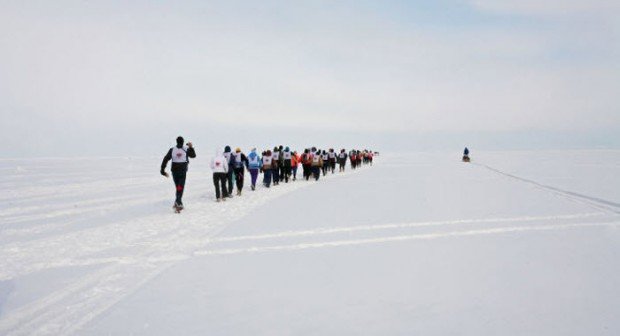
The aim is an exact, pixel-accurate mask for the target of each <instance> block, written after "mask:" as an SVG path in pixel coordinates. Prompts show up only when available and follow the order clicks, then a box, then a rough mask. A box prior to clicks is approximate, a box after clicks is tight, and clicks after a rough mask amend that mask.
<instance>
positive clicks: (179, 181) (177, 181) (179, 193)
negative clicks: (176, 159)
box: [172, 171, 186, 205]
mask: <svg viewBox="0 0 620 336" xmlns="http://www.w3.org/2000/svg"><path fill="white" fill-rule="evenodd" d="M185 177H186V172H184V171H175V172H172V179H173V180H174V187H175V189H176V198H175V201H174V202H175V204H176V205H183V189H184V188H185Z"/></svg>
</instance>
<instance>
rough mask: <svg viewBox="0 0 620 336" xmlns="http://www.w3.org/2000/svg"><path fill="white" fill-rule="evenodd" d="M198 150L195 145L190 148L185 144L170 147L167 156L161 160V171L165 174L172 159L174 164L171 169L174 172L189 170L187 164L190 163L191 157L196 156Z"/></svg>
mask: <svg viewBox="0 0 620 336" xmlns="http://www.w3.org/2000/svg"><path fill="white" fill-rule="evenodd" d="M195 157H196V151H195V150H194V147H191V148H188V147H185V146H176V147H172V148H170V150H168V153H166V156H164V159H163V160H162V162H161V173H162V174H163V173H164V171H165V170H166V166H167V165H168V161H170V160H172V166H171V167H170V170H172V171H173V172H182V171H187V165H188V164H189V158H192V159H193V158H195Z"/></svg>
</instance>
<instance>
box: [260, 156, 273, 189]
mask: <svg viewBox="0 0 620 336" xmlns="http://www.w3.org/2000/svg"><path fill="white" fill-rule="evenodd" d="M262 169H263V185H265V187H267V188H269V185H271V176H272V174H273V157H272V156H271V151H270V150H267V151H266V152H265V154H264V155H263V167H262Z"/></svg>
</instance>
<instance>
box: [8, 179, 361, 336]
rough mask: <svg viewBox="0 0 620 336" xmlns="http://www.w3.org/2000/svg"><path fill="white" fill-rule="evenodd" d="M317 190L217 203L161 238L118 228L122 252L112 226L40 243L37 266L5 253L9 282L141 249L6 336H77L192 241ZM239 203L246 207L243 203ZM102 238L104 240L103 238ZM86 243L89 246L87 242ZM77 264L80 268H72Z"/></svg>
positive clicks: (39, 308) (25, 311)
mask: <svg viewBox="0 0 620 336" xmlns="http://www.w3.org/2000/svg"><path fill="white" fill-rule="evenodd" d="M360 171H361V170H360ZM357 173H358V171H354V172H347V173H344V174H338V175H334V176H333V177H331V178H330V179H333V178H334V177H337V178H340V177H346V176H349V175H350V174H357ZM319 183H321V181H319ZM315 184H316V183H314V182H313V181H310V182H306V181H299V182H296V183H289V184H281V185H280V186H278V187H276V188H271V189H269V190H268V191H267V190H264V189H262V188H260V189H257V191H256V192H255V193H253V194H252V195H253V196H252V197H246V198H243V197H242V198H234V199H232V200H230V201H227V202H226V203H223V204H220V203H217V204H216V203H215V202H212V203H210V204H209V205H207V206H204V204H196V205H195V208H196V209H195V211H193V212H186V213H183V214H181V215H175V214H170V215H169V216H167V217H166V218H165V219H163V220H162V219H161V216H159V218H160V220H159V221H157V222H156V223H154V227H155V228H159V229H160V231H157V232H156V233H157V234H156V235H155V236H152V235H144V234H142V235H140V234H139V233H141V232H142V229H144V228H143V227H141V226H139V227H138V228H137V229H136V228H135V225H131V224H132V223H131V221H130V222H127V223H117V224H114V225H115V227H116V228H117V229H118V230H119V231H118V233H130V236H132V237H133V238H132V239H131V240H133V243H132V242H131V241H127V240H125V241H123V242H122V244H120V246H119V244H118V241H114V240H111V241H112V242H114V243H116V245H114V244H113V245H112V246H109V244H110V240H109V239H110V238H111V237H110V236H109V233H107V234H106V232H107V231H109V229H110V227H109V226H106V228H105V229H104V230H101V229H94V230H87V231H80V232H78V233H76V234H74V235H69V236H70V238H69V239H68V240H62V239H61V241H60V242H59V241H57V240H56V239H54V240H51V241H47V240H42V241H39V242H38V243H39V244H38V245H41V246H30V247H36V248H37V249H38V250H41V251H47V253H42V254H39V253H34V254H30V256H31V257H32V256H35V259H34V260H32V258H27V257H26V258H22V259H21V260H19V261H18V262H15V260H13V262H11V258H9V257H8V256H7V257H4V255H5V254H6V253H9V254H10V253H11V252H12V253H13V256H14V257H20V256H21V255H22V254H23V252H24V251H30V249H23V248H22V249H20V247H19V246H17V247H16V246H14V247H13V248H12V249H8V250H7V249H5V250H3V251H2V252H1V253H0V256H3V258H1V259H0V278H3V279H12V278H15V277H17V276H20V275H23V274H28V273H32V272H36V271H41V270H46V269H50V268H56V267H64V266H76V265H80V263H81V264H82V265H86V264H90V265H94V264H96V263H89V260H88V258H89V255H92V254H93V253H94V252H97V251H98V250H101V251H103V250H112V251H113V249H114V248H118V247H126V246H130V247H132V246H133V247H137V248H139V250H138V253H135V254H130V257H126V255H127V253H126V251H124V252H125V254H123V256H120V257H119V256H116V257H109V258H107V259H106V258H104V259H101V260H103V261H104V262H105V263H112V264H111V265H109V266H106V267H104V268H103V269H102V270H99V271H96V272H94V273H92V272H91V273H89V274H87V275H85V276H83V277H82V278H80V279H78V280H77V281H75V282H74V283H72V284H70V285H69V286H67V287H65V288H62V289H60V290H58V291H55V292H53V293H51V294H49V295H47V296H46V297H44V298H42V299H39V300H37V301H35V302H32V303H30V304H28V305H26V306H24V307H21V308H19V309H16V310H14V311H12V312H8V313H7V314H5V315H4V316H2V318H1V319H0V334H2V335H32V334H40V335H71V334H74V333H75V332H76V331H79V329H80V328H81V327H82V326H84V325H85V324H87V323H88V322H90V321H92V320H93V319H94V318H96V317H97V316H98V315H100V314H101V313H103V312H105V311H106V310H108V309H109V308H110V307H113V306H114V305H115V304H116V303H118V302H119V301H121V300H122V299H123V298H124V297H126V296H127V295H129V294H131V293H133V292H135V291H136V290H138V289H139V288H140V287H142V286H143V285H144V284H145V283H146V282H148V281H149V280H150V279H152V278H153V277H155V276H156V275H157V274H159V273H161V272H162V271H164V270H165V269H167V268H168V267H169V266H171V265H173V264H174V262H176V261H179V260H184V259H187V258H188V257H190V256H192V254H193V251H194V250H195V247H193V245H191V244H189V245H188V244H186V242H187V241H191V240H195V239H196V238H197V237H198V238H199V239H200V240H202V241H208V238H209V237H213V236H214V235H217V234H219V233H220V232H221V231H222V230H223V229H225V228H226V227H227V225H228V224H230V223H232V222H234V221H235V220H239V219H241V218H243V217H244V216H245V215H246V214H248V213H250V212H251V211H252V210H253V209H255V208H256V207H258V206H261V205H263V204H265V203H267V202H269V201H271V200H273V199H275V198H279V197H282V196H284V195H286V194H288V193H290V192H292V191H295V190H298V189H301V188H305V187H308V186H312V185H315ZM261 191H262V192H261ZM247 194H249V192H248V193H246V195H247ZM261 196H262V197H261ZM239 199H240V201H238V200H239ZM149 219H150V218H149ZM171 222H172V223H171ZM134 224H135V221H134ZM132 230H133V232H132ZM101 234H103V237H101V236H100V235H101ZM83 240H86V241H85V242H83ZM49 243H51V244H52V246H54V245H57V246H60V245H63V244H68V247H65V248H64V249H63V251H64V252H63V253H61V254H59V255H56V256H54V255H52V256H50V255H49V252H51V251H54V249H53V248H50V247H51V246H50V245H49ZM80 243H82V244H80ZM58 244H60V245H58ZM75 244H78V245H75ZM91 244H94V246H91ZM76 247H77V248H76ZM93 247H94V248H93ZM80 249H86V251H83V252H82V253H80ZM76 254H77V257H76ZM37 258H38V259H39V260H37ZM50 258H52V260H50ZM84 258H86V259H84ZM72 260H73V261H75V263H72V262H71V261H72ZM90 261H92V260H90ZM99 264H101V263H99Z"/></svg>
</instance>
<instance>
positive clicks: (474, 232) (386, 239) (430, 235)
mask: <svg viewBox="0 0 620 336" xmlns="http://www.w3.org/2000/svg"><path fill="white" fill-rule="evenodd" d="M619 226H620V221H616V222H609V223H575V224H554V225H545V226H527V227H523V226H512V227H504V228H492V229H481V230H466V231H450V232H440V233H423V234H412V235H399V236H390V237H380V238H367V239H347V240H334V241H326V242H314V243H300V244H289V245H275V246H254V247H244V248H230V249H217V250H201V251H195V252H194V255H197V256H212V255H230V254H242V253H261V252H273V251H294V250H305V249H315V248H323V247H340V246H355V245H367V244H378V243H387V242H399V241H409V240H431V239H440V238H450V237H466V236H481V235H492V234H506V233H515V232H535V231H557V230H566V229H582V228H593V227H614V228H617V227H619Z"/></svg>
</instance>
